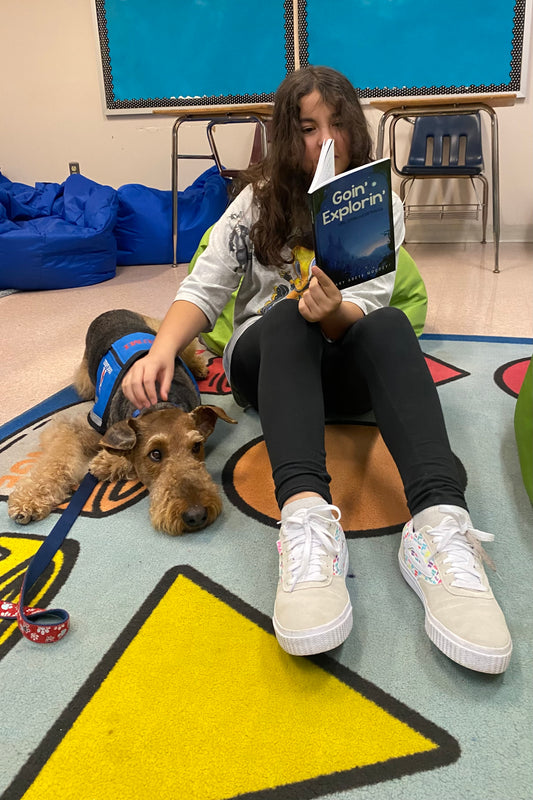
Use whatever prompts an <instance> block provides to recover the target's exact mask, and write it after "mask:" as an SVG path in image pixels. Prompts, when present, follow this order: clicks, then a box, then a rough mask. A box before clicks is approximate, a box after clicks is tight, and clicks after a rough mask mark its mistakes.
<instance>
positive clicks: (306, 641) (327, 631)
mask: <svg viewBox="0 0 533 800" xmlns="http://www.w3.org/2000/svg"><path fill="white" fill-rule="evenodd" d="M272 624H273V626H274V630H275V632H276V639H277V640H278V643H279V645H280V647H282V648H283V650H285V652H286V653H289V654H290V655H291V656H313V655H316V654H317V653H325V652H327V651H328V650H333V649H334V648H335V647H339V645H341V644H342V643H343V642H344V641H346V639H347V638H348V636H349V635H350V631H351V630H352V626H353V615H352V604H351V602H350V601H348V603H347V604H346V606H345V608H344V610H343V611H342V614H340V616H338V617H337V618H336V619H334V620H332V621H331V622H328V623H327V624H326V625H320V626H319V627H317V628H310V629H308V630H301V631H288V630H285V629H284V628H283V627H282V626H281V625H280V624H279V623H278V622H277V621H276V617H275V616H274V618H273V619H272Z"/></svg>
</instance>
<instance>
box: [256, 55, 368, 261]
mask: <svg viewBox="0 0 533 800" xmlns="http://www.w3.org/2000/svg"><path fill="white" fill-rule="evenodd" d="M315 89H316V90H318V92H319V93H320V95H321V97H322V99H323V100H324V102H325V103H327V104H328V105H330V106H332V108H334V109H335V113H336V114H337V115H338V116H339V118H340V121H341V122H342V124H343V127H344V129H345V130H346V131H347V132H348V135H349V140H350V158H351V160H350V165H349V169H353V168H354V167H359V166H361V165H363V164H367V163H368V162H369V161H370V160H371V151H372V141H371V138H370V134H369V131H368V126H367V123H366V119H365V116H364V114H363V110H362V108H361V104H360V102H359V98H358V96H357V92H356V90H355V89H354V87H353V86H352V84H351V83H350V81H349V80H348V79H347V78H346V77H345V76H344V75H343V74H342V73H340V72H337V70H334V69H331V68H330V67H315V66H309V67H304V68H302V69H299V70H297V71H296V72H293V73H291V74H289V75H287V77H286V78H285V79H284V80H283V82H282V83H281V84H280V86H279V88H278V90H277V92H276V95H275V98H274V112H273V118H272V127H271V139H272V141H271V143H270V146H269V152H268V155H267V156H266V158H265V159H264V160H263V161H262V162H261V163H260V164H258V165H257V166H255V167H253V168H251V169H250V170H248V171H247V172H246V173H244V175H243V179H244V182H245V183H252V185H253V191H254V199H255V201H256V202H257V205H258V207H259V218H258V220H257V222H256V223H255V224H254V225H253V226H252V229H251V231H250V235H251V239H252V242H253V244H254V248H255V253H256V256H257V258H258V259H259V261H260V262H261V263H262V264H265V265H272V266H275V267H281V266H283V265H284V264H286V263H290V261H291V259H290V258H289V259H288V260H287V259H286V258H284V257H283V253H282V251H283V249H284V247H285V245H287V244H288V245H289V246H290V247H294V246H296V245H298V244H299V245H303V246H306V247H309V248H312V235H311V218H310V212H309V205H308V200H307V190H308V188H309V183H310V176H309V175H308V174H307V173H306V172H305V171H304V169H303V167H302V164H303V158H304V151H305V145H304V139H303V135H302V132H301V124H300V101H301V99H302V97H304V96H305V95H307V94H310V93H311V92H312V91H314V90H315ZM241 185H242V184H241Z"/></svg>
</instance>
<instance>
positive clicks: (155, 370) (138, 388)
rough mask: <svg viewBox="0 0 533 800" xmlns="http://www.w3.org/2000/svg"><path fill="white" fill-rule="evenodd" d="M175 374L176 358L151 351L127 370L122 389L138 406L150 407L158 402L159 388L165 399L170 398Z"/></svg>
mask: <svg viewBox="0 0 533 800" xmlns="http://www.w3.org/2000/svg"><path fill="white" fill-rule="evenodd" d="M173 375H174V358H173V357H172V356H166V357H163V356H161V355H160V356H158V355H157V354H156V353H155V352H152V351H150V352H149V353H148V355H146V356H143V358H140V359H139V360H138V361H136V362H135V363H134V364H133V366H132V367H130V369H129V370H128V371H127V373H126V375H125V376H124V380H123V381H122V391H123V392H124V394H125V395H126V397H127V398H128V400H129V401H130V402H131V403H133V405H134V406H135V407H136V408H150V406H153V405H155V404H156V403H157V388H156V383H158V384H159V393H160V395H161V398H162V399H163V400H168V392H169V390H170V384H171V382H172V376H173Z"/></svg>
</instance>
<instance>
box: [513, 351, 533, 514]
mask: <svg viewBox="0 0 533 800" xmlns="http://www.w3.org/2000/svg"><path fill="white" fill-rule="evenodd" d="M531 364H532V362H531V361H530V362H529V367H528V368H527V371H526V374H525V376H524V381H523V383H522V386H521V387H520V391H519V393H518V398H517V400H516V407H515V414H514V430H515V438H516V446H517V447H518V458H519V461H520V469H521V470H522V478H523V479H524V486H525V487H526V492H527V493H528V496H529V499H530V500H531V502H532V503H533V372H532V366H531Z"/></svg>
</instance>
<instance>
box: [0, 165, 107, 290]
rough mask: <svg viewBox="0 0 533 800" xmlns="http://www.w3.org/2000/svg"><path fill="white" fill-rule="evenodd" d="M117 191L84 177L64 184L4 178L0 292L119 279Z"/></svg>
mask: <svg viewBox="0 0 533 800" xmlns="http://www.w3.org/2000/svg"><path fill="white" fill-rule="evenodd" d="M117 211H118V198H117V192H116V190H115V189H112V188H111V187H110V186H101V185H100V184H98V183H95V182H94V181H91V180H89V179H88V178H86V177H84V176H83V175H70V176H69V177H68V178H67V179H66V181H64V183H62V184H58V183H36V184H35V186H34V187H33V186H27V185H26V184H22V183H13V182H12V181H10V180H8V179H7V178H6V177H4V176H3V175H0V289H27V290H37V289H70V288H73V287H77V286H89V285H91V284H93V283H100V282H101V281H107V280H109V279H110V278H113V277H114V275H115V274H116V263H117V261H116V252H117V247H116V240H115V237H114V234H113V228H114V227H115V222H116V218H117Z"/></svg>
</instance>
